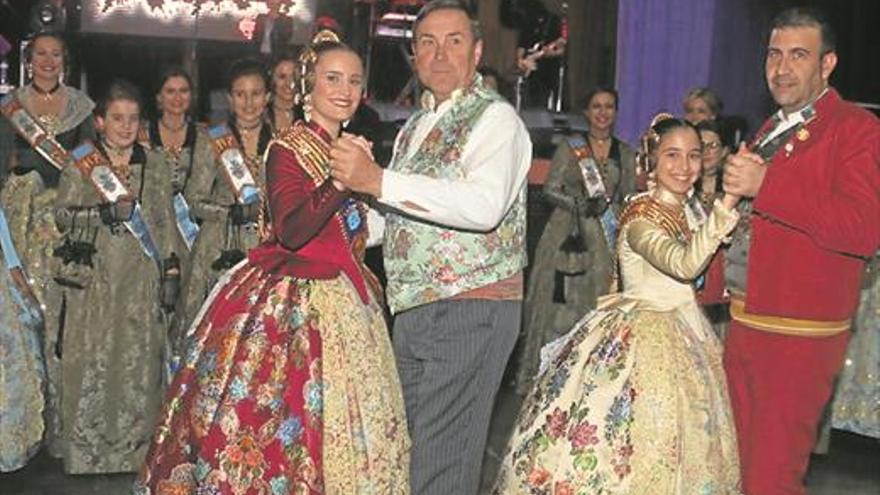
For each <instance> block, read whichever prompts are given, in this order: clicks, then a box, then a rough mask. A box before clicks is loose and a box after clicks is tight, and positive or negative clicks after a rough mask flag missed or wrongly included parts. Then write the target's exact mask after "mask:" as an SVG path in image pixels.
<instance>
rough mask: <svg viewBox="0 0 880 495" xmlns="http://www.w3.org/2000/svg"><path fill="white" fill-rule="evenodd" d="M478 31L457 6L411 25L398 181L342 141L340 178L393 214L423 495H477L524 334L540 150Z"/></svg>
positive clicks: (415, 482) (389, 264)
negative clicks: (531, 191)
mask: <svg viewBox="0 0 880 495" xmlns="http://www.w3.org/2000/svg"><path fill="white" fill-rule="evenodd" d="M482 49H483V44H482V41H481V39H480V28H479V24H478V23H477V21H476V20H475V19H474V17H473V16H472V14H471V13H470V11H469V10H468V9H467V7H466V6H465V5H464V4H463V3H462V2H460V1H456V0H434V1H432V2H430V3H428V4H427V5H426V6H425V7H423V8H422V10H421V12H420V13H419V15H418V17H417V20H416V22H415V25H414V36H413V50H414V53H415V66H416V71H417V73H418V77H419V79H420V80H421V82H422V84H423V85H424V86H425V87H426V91H425V93H424V95H423V98H422V101H421V109H420V110H418V111H417V112H416V113H415V114H413V116H412V117H410V119H409V121H408V122H407V123H406V125H405V126H404V128H403V129H402V130H401V132H400V134H399V135H398V136H397V141H396V143H395V149H394V157H393V159H392V162H391V165H390V167H389V169H388V170H382V169H381V168H379V166H378V165H376V163H375V162H374V161H373V160H372V158H371V157H370V156H369V155H368V153H366V152H364V151H363V147H362V146H361V145H362V144H363V143H360V144H361V145H359V143H357V142H356V138H352V137H348V136H343V137H342V138H340V139H339V140H337V143H336V145H335V146H334V149H333V151H332V152H331V157H332V163H331V168H332V169H333V172H332V173H333V177H334V178H335V179H336V180H337V181H338V182H340V183H341V184H343V185H345V186H346V187H348V188H350V189H352V190H354V191H358V192H362V193H367V194H370V195H372V196H374V197H376V198H377V200H378V201H379V202H380V203H381V204H383V205H385V206H387V207H389V209H390V211H389V212H388V213H387V214H386V229H385V244H384V256H385V269H386V271H387V274H388V294H387V297H388V302H389V305H390V306H391V310H392V312H393V313H394V314H395V315H396V318H395V322H394V336H393V341H394V352H395V355H396V358H397V366H398V371H399V373H400V379H401V385H402V387H403V394H404V399H405V402H406V412H407V417H408V422H409V430H410V434H411V436H412V442H413V448H412V467H411V481H412V492H413V493H417V494H419V495H434V494H436V495H449V494H456V495H475V494H476V493H477V491H478V489H479V483H480V467H481V462H482V457H483V450H484V448H485V444H486V437H487V435H488V430H489V419H490V417H491V413H492V404H493V402H494V400H495V395H496V393H497V391H498V388H499V386H500V384H501V377H502V374H503V373H504V368H505V365H506V363H507V359H508V357H509V356H510V353H511V351H512V349H513V346H514V343H515V342H516V338H517V334H518V333H519V327H520V313H521V304H522V294H523V272H522V271H523V267H524V266H525V265H526V254H525V229H526V174H527V173H528V168H529V164H530V162H531V153H532V145H531V141H530V139H529V135H528V132H527V130H526V128H525V126H524V125H523V123H522V121H521V120H520V118H519V116H518V115H517V114H516V112H515V110H514V109H513V107H511V106H510V105H509V104H508V103H506V102H505V101H504V100H503V99H502V98H501V97H500V96H499V95H498V94H497V93H495V92H494V91H492V90H489V89H487V88H485V87H484V86H483V84H482V80H481V78H480V77H479V75H478V74H477V72H476V68H477V65H478V64H479V61H480V55H481V53H482Z"/></svg>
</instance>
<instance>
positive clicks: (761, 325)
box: [730, 294, 852, 337]
mask: <svg viewBox="0 0 880 495" xmlns="http://www.w3.org/2000/svg"><path fill="white" fill-rule="evenodd" d="M730 317H731V318H733V319H734V320H736V321H738V322H740V323H742V324H744V325H747V326H749V327H752V328H754V329H756V330H763V331H765V332H773V333H781V334H786V335H797V336H801V337H828V336H831V335H836V334H838V333H840V332H843V331H846V330H848V329H849V328H850V327H851V326H852V320H851V319H847V320H837V321H828V320H802V319H799V318H785V317H783V316H767V315H755V314H751V313H747V312H746V301H745V296H744V295H742V294H731V296H730Z"/></svg>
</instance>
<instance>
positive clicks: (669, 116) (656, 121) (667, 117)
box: [649, 112, 675, 128]
mask: <svg viewBox="0 0 880 495" xmlns="http://www.w3.org/2000/svg"><path fill="white" fill-rule="evenodd" d="M674 118H675V116H674V115H672V114H671V113H669V112H660V113H658V114H657V115H655V116H654V118H653V119H651V125H650V126H649V127H651V128H653V127H654V126H655V125H657V124H659V123H660V122H663V121H664V120H670V119H674Z"/></svg>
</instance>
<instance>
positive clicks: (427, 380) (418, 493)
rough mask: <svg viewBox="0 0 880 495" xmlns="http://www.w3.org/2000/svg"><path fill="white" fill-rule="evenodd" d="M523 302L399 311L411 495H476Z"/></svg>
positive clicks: (397, 338) (397, 340)
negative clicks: (410, 449) (499, 389)
mask: <svg viewBox="0 0 880 495" xmlns="http://www.w3.org/2000/svg"><path fill="white" fill-rule="evenodd" d="M521 313H522V302H521V301H489V300H480V299H472V300H469V299H464V300H451V301H439V302H435V303H431V304H427V305H425V306H420V307H417V308H414V309H411V310H409V311H406V312H404V313H401V314H399V315H397V317H396V319H395V322H394V333H393V339H392V341H393V345H394V355H395V358H396V359H397V370H398V372H399V373H400V384H401V386H402V387H403V398H404V401H405V403H406V415H407V422H408V424H409V431H410V436H411V437H412V452H411V456H410V462H411V467H410V482H411V485H412V493H413V495H476V494H477V491H478V490H479V486H480V471H481V465H482V461H483V450H485V447H486V438H487V436H488V434H489V421H490V419H491V417H492V405H493V403H494V402H495V395H496V394H497V392H498V388H499V387H500V386H501V378H502V375H503V374H504V368H505V366H506V364H507V360H508V358H509V357H510V353H511V352H512V351H513V346H514V344H515V343H516V338H517V335H518V334H519V327H520V318H521Z"/></svg>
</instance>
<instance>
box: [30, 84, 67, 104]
mask: <svg viewBox="0 0 880 495" xmlns="http://www.w3.org/2000/svg"><path fill="white" fill-rule="evenodd" d="M31 89H32V90H33V91H34V92H35V93H37V94H38V95H40V97H42V98H43V101H45V102H47V103H48V102H50V101H52V98H53V97H54V96H55V93H57V92H58V90H59V89H61V82H60V81H59V82H56V83H55V86H52V88H51V89H48V90H46V89H43V88H41V87H40V86H38V85H37V83H35V82H31Z"/></svg>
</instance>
